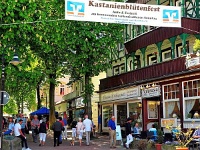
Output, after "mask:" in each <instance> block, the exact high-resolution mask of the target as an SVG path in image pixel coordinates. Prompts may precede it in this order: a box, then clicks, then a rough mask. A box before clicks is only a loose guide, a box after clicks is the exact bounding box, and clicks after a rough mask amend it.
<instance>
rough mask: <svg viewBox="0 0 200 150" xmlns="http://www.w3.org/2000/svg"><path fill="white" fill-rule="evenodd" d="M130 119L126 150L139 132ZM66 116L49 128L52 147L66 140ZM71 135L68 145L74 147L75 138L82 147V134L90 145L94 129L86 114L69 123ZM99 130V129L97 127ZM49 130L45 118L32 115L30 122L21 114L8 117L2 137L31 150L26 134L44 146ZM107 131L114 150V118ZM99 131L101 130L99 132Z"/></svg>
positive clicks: (109, 121) (57, 119)
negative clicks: (17, 139)
mask: <svg viewBox="0 0 200 150" xmlns="http://www.w3.org/2000/svg"><path fill="white" fill-rule="evenodd" d="M131 123H132V119H131V118H127V121H126V123H125V129H126V142H125V143H124V146H125V147H126V148H127V149H128V148H129V145H130V143H131V142H132V141H133V135H132V132H134V133H135V134H138V133H139V132H140V128H139V127H138V123H135V126H134V128H133V129H132V126H131ZM98 124H99V125H101V115H99V117H98ZM67 125H68V120H67V115H66V114H65V115H64V116H63V118H62V117H57V118H56V121H55V122H54V123H53V125H52V126H51V127H50V129H51V130H53V139H54V140H53V146H54V147H56V146H59V145H60V144H62V140H65V139H67V136H68V135H67ZM71 128H72V135H71V141H70V145H71V146H74V144H75V140H76V137H78V142H79V145H80V146H82V139H83V134H85V137H86V142H85V143H86V146H89V145H90V135H91V133H92V134H93V136H96V133H95V128H96V126H95V125H94V123H93V121H92V120H90V119H89V118H88V115H87V114H86V115H85V116H84V120H82V118H78V120H76V119H73V121H72V122H71ZM98 128H99V129H101V127H98ZM48 129H49V123H48V121H47V118H46V117H42V118H40V120H39V119H38V116H37V115H34V116H33V118H32V120H30V119H28V118H27V117H25V116H24V115H23V114H22V113H20V114H19V115H18V116H17V118H13V117H9V118H8V128H7V130H6V131H5V132H4V135H14V136H16V137H18V138H20V139H21V145H22V150H31V149H30V148H29V147H28V143H27V138H26V134H29V130H31V133H32V139H33V142H34V143H37V142H39V146H44V145H45V141H46V136H47V130H48ZM108 129H109V134H110V136H109V137H110V148H116V123H115V116H111V118H110V120H108ZM100 131H101V130H100Z"/></svg>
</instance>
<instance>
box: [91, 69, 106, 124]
mask: <svg viewBox="0 0 200 150" xmlns="http://www.w3.org/2000/svg"><path fill="white" fill-rule="evenodd" d="M105 77H106V73H105V72H102V73H100V74H99V75H98V76H94V77H93V78H92V83H93V84H94V91H99V84H100V81H99V80H100V79H102V78H105ZM98 102H99V93H96V92H94V93H93V96H92V120H93V122H94V124H95V125H96V126H97V125H98Z"/></svg>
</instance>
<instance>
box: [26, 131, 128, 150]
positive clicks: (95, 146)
mask: <svg viewBox="0 0 200 150" xmlns="http://www.w3.org/2000/svg"><path fill="white" fill-rule="evenodd" d="M67 135H68V139H67V140H63V142H62V144H60V145H59V146H56V147H54V146H53V144H54V143H53V136H52V133H48V134H47V139H46V143H45V146H39V142H38V143H34V142H33V141H32V135H31V134H28V135H26V136H27V140H28V146H29V148H31V149H32V150H44V149H45V150H55V149H56V150H66V149H70V150H77V149H79V148H81V150H109V149H110V146H109V136H107V135H98V134H97V137H95V138H93V139H91V144H90V146H86V144H85V138H83V143H82V146H81V147H80V146H79V141H78V139H76V141H75V145H74V146H71V145H70V140H71V138H70V137H71V131H70V130H69V131H68V132H67ZM120 144H121V143H120V142H117V148H115V149H114V148H113V149H112V150H122V149H125V148H124V147H123V146H121V145H120Z"/></svg>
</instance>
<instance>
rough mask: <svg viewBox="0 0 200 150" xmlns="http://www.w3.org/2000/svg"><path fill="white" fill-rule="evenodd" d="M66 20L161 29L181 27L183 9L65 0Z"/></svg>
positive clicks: (91, 0)
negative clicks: (157, 27)
mask: <svg viewBox="0 0 200 150" xmlns="http://www.w3.org/2000/svg"><path fill="white" fill-rule="evenodd" d="M65 19H66V20H77V21H92V22H103V23H120V24H133V25H147V26H160V27H181V8H180V7H175V6H163V5H147V4H136V3H121V2H110V1H109V2H108V1H97V0H96V1H94V0H65Z"/></svg>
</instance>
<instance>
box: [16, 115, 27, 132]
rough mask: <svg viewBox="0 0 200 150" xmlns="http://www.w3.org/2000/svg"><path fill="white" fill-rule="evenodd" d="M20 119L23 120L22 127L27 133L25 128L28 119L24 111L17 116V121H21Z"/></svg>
mask: <svg viewBox="0 0 200 150" xmlns="http://www.w3.org/2000/svg"><path fill="white" fill-rule="evenodd" d="M20 119H21V120H23V122H22V124H21V127H22V128H21V131H22V133H23V134H24V135H25V129H26V128H27V119H26V118H25V117H24V115H23V114H22V113H20V114H19V117H18V118H17V122H19V120H20Z"/></svg>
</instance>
